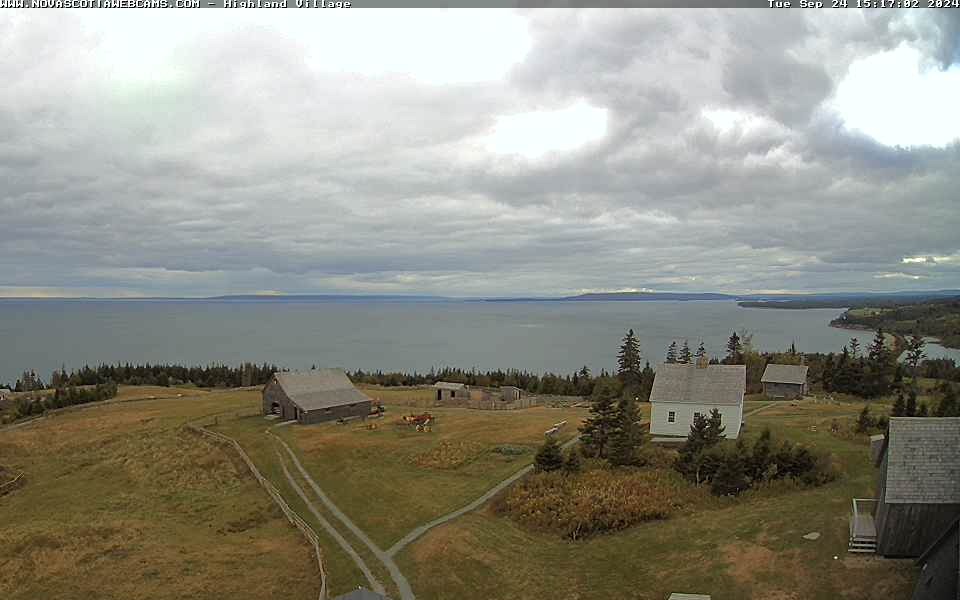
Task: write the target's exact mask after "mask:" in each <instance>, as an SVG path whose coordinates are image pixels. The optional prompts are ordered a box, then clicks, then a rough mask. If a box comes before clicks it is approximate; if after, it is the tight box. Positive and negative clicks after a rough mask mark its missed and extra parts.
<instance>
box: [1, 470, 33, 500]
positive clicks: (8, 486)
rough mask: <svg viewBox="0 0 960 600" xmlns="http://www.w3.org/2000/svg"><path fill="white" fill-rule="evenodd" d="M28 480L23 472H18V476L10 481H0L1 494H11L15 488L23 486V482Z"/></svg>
mask: <svg viewBox="0 0 960 600" xmlns="http://www.w3.org/2000/svg"><path fill="white" fill-rule="evenodd" d="M26 482H27V480H26V478H25V477H24V475H23V473H18V474H17V476H16V477H14V478H13V479H11V480H10V481H8V482H6V483H0V496H3V495H4V494H9V493H10V492H12V491H13V490H15V489H17V488H20V487H22V486H23V484H24V483H26Z"/></svg>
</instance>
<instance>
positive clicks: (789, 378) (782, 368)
mask: <svg viewBox="0 0 960 600" xmlns="http://www.w3.org/2000/svg"><path fill="white" fill-rule="evenodd" d="M808 369H809V367H807V366H805V365H774V364H769V365H767V368H766V369H764V370H763V377H761V378H760V383H762V384H763V393H764V395H766V396H767V397H768V398H800V397H801V396H803V395H804V394H806V393H807V370H808Z"/></svg>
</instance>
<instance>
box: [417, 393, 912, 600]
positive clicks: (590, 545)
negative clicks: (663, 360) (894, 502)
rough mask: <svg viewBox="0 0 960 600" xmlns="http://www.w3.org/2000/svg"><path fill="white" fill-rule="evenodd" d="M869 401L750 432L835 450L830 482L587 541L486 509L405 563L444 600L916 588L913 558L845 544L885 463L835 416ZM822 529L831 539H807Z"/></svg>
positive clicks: (890, 594) (818, 408) (795, 414)
mask: <svg viewBox="0 0 960 600" xmlns="http://www.w3.org/2000/svg"><path fill="white" fill-rule="evenodd" d="M860 408H862V404H857V403H849V404H848V403H841V404H839V405H838V404H824V403H820V404H814V403H811V402H802V403H800V405H799V406H792V405H791V404H790V403H782V404H781V405H780V406H775V407H770V408H768V409H766V410H764V411H762V412H760V413H759V414H757V415H755V416H754V417H751V418H749V419H748V428H747V430H746V435H747V437H748V438H750V437H752V436H756V435H758V434H759V433H760V431H761V430H762V429H763V427H765V426H769V427H770V428H771V430H772V431H773V433H774V435H775V436H777V437H778V438H789V439H792V440H795V441H800V442H804V443H807V444H809V445H811V446H814V447H816V448H818V449H821V450H827V451H830V452H831V453H833V454H834V455H835V457H836V460H837V462H838V465H839V466H840V468H841V470H842V472H843V475H842V477H841V478H840V479H839V480H838V481H836V482H834V483H831V484H828V485H826V486H824V487H822V488H818V489H812V490H787V491H777V492H772V491H770V492H764V493H760V494H751V495H748V496H746V497H743V498H741V499H738V500H732V501H718V507H717V508H712V509H708V510H698V511H696V512H693V513H688V514H684V515H680V516H676V517H673V518H671V519H669V520H667V521H659V522H651V523H645V524H642V525H638V526H636V527H634V528H632V529H630V530H627V531H625V532H622V533H618V534H612V535H605V536H598V537H595V538H592V539H589V540H586V541H582V542H570V541H565V540H562V539H560V538H558V537H557V536H552V535H548V534H538V533H533V532H530V531H527V530H524V529H522V528H521V527H519V526H518V525H516V524H515V523H514V522H513V521H511V520H510V519H509V518H505V517H498V516H495V515H493V514H492V513H491V512H490V511H489V510H485V511H480V512H477V513H473V514H471V515H468V516H466V517H464V518H463V519H460V520H458V521H455V522H453V523H451V524H448V525H444V526H442V527H439V528H437V529H435V530H433V531H431V532H430V533H428V534H427V535H426V536H424V537H423V538H421V539H420V540H418V541H417V542H415V543H414V544H413V545H411V546H410V547H408V548H407V549H406V550H405V551H403V552H402V553H401V554H400V555H399V556H398V562H399V564H400V566H401V568H402V569H403V570H404V572H405V573H406V574H407V577H408V578H409V579H410V581H411V584H412V585H413V587H414V589H415V590H417V592H418V593H419V594H420V595H421V596H422V597H427V598H438V599H443V598H450V599H454V598H455V599H458V600H461V599H462V600H470V599H474V598H476V599H480V598H545V597H550V598H569V599H571V600H572V599H578V600H587V599H592V598H597V599H601V598H604V599H605V598H637V599H641V598H642V599H650V600H663V599H665V598H666V597H667V596H668V595H669V593H671V592H687V593H706V594H713V598H714V599H716V600H727V599H738V600H739V599H744V598H757V599H764V600H770V599H783V600H794V599H795V600H801V599H803V600H821V599H822V600H828V599H829V600H835V599H838V598H843V599H847V600H853V599H864V600H866V599H873V598H904V597H909V593H910V590H911V589H912V585H913V581H914V578H915V576H916V575H915V570H914V568H913V566H912V563H911V561H892V560H885V559H879V558H876V557H860V556H853V555H848V554H847V552H846V543H847V514H848V513H849V510H850V500H851V498H853V497H854V496H856V497H872V496H873V490H874V486H875V470H874V468H873V467H872V466H871V465H870V462H869V458H868V449H867V445H866V437H865V436H864V437H861V438H857V439H852V440H851V439H843V438H841V437H838V436H835V435H833V434H831V433H830V432H829V424H830V423H831V422H832V421H833V419H838V420H841V421H843V420H851V419H853V418H854V417H855V415H856V414H857V412H858V411H859V410H860ZM811 425H815V426H816V431H811V429H810V427H811ZM812 531H817V532H819V533H820V534H821V536H822V537H820V539H818V540H816V541H808V540H804V539H803V537H802V536H803V535H804V534H806V533H809V532H812ZM834 556H836V557H837V559H834Z"/></svg>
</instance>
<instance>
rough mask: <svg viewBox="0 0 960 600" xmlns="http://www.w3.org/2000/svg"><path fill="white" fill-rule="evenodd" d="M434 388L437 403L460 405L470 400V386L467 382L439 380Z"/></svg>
mask: <svg viewBox="0 0 960 600" xmlns="http://www.w3.org/2000/svg"><path fill="white" fill-rule="evenodd" d="M433 388H434V391H435V392H436V401H437V404H447V405H459V404H466V403H467V402H469V401H470V388H469V387H467V384H465V383H451V382H449V381H438V382H436V383H435V384H433Z"/></svg>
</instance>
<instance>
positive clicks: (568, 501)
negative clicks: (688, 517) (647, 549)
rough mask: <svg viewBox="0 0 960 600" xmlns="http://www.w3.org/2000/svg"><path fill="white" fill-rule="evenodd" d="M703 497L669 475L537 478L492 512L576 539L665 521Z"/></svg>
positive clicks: (625, 472) (605, 472) (610, 472)
mask: <svg viewBox="0 0 960 600" xmlns="http://www.w3.org/2000/svg"><path fill="white" fill-rule="evenodd" d="M702 494H703V492H701V491H698V490H697V489H696V488H694V487H692V486H690V485H689V484H687V483H686V482H685V481H683V479H682V478H681V477H680V476H679V475H677V474H676V473H673V472H671V471H651V470H645V469H644V470H641V469H635V468H623V469H596V470H590V471H585V472H583V473H580V474H565V473H557V472H554V473H537V474H534V475H531V476H529V477H527V478H526V479H524V480H523V481H522V482H520V483H519V484H518V485H516V486H514V487H513V488H511V489H510V490H509V491H508V492H507V493H506V494H505V495H503V496H501V497H500V498H498V500H497V501H496V502H495V503H494V510H496V511H497V512H500V513H502V514H507V515H510V516H511V517H512V518H513V519H515V520H516V521H517V522H518V523H520V524H521V525H524V526H526V527H529V528H531V529H535V530H539V531H548V532H552V533H557V534H560V535H561V536H563V537H565V538H569V539H573V540H577V539H583V538H585V537H588V536H590V535H594V534H598V533H604V532H610V531H618V530H622V529H626V528H627V527H630V526H632V525H635V524H637V523H641V522H644V521H650V520H655V519H665V518H667V517H668V516H669V515H670V514H672V513H674V512H676V511H677V510H679V509H681V508H683V507H685V506H688V505H690V504H692V503H693V502H694V501H696V500H697V499H698V498H702V497H703V496H702Z"/></svg>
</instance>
